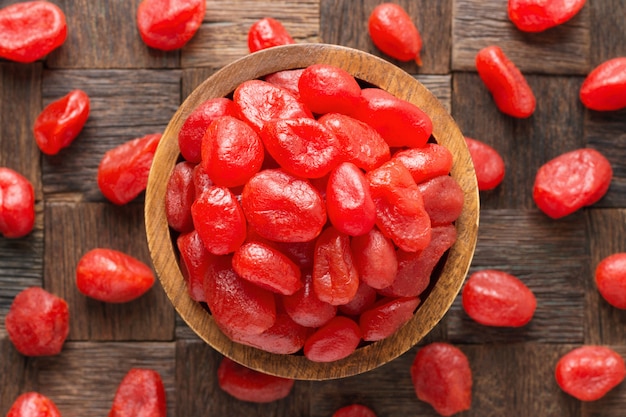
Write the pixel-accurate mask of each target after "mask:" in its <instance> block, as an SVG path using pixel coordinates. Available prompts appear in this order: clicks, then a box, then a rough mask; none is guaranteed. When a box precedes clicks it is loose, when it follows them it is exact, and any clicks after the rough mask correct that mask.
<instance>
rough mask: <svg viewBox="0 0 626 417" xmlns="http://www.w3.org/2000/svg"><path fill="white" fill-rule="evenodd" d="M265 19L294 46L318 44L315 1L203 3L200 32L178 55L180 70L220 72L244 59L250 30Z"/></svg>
mask: <svg viewBox="0 0 626 417" xmlns="http://www.w3.org/2000/svg"><path fill="white" fill-rule="evenodd" d="M268 16H269V17H273V18H274V19H277V20H279V21H280V22H281V23H282V24H283V26H284V27H285V29H287V32H289V34H290V35H291V37H292V38H293V39H294V41H296V42H297V43H306V42H319V40H320V38H319V27H320V23H319V0H304V1H296V0H278V1H254V0H207V14H206V17H205V19H204V22H203V23H202V26H201V28H200V30H199V31H198V33H196V36H194V38H193V39H192V40H191V41H190V42H189V43H188V44H187V45H186V46H185V48H184V49H183V51H182V52H181V67H182V68H189V67H208V68H221V67H223V66H225V65H226V64H229V63H231V62H232V61H234V60H236V59H239V58H241V57H243V56H245V55H247V54H248V53H249V49H248V30H249V29H250V26H252V24H253V23H254V22H256V21H257V20H259V19H262V18H264V17H268Z"/></svg>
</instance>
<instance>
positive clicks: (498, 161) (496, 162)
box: [465, 137, 505, 191]
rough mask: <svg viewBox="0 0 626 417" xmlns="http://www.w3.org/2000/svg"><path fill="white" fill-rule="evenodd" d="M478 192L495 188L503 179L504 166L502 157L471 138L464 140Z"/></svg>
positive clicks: (487, 146) (492, 149) (489, 147)
mask: <svg viewBox="0 0 626 417" xmlns="http://www.w3.org/2000/svg"><path fill="white" fill-rule="evenodd" d="M465 143H466V144H467V149H468V150H469V153H470V157H471V158H472V163H473V164H474V170H475V171H476V181H477V182H478V189H479V190H480V191H487V190H492V189H494V188H496V187H497V186H498V185H500V183H501V182H502V180H503V179H504V172H505V166H504V161H503V160H502V157H501V156H500V154H499V153H498V151H496V150H495V149H494V148H492V147H491V146H489V145H487V144H486V143H484V142H481V141H479V140H476V139H472V138H467V137H466V138H465Z"/></svg>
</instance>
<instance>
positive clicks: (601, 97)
mask: <svg viewBox="0 0 626 417" xmlns="http://www.w3.org/2000/svg"><path fill="white" fill-rule="evenodd" d="M579 96H580V101H582V103H583V104H584V105H585V106H586V107H587V108H589V109H591V110H597V111H613V110H619V109H623V108H625V107H626V57H618V58H613V59H609V60H607V61H604V62H602V63H601V64H600V65H598V66H597V67H595V68H594V69H593V70H592V71H591V72H590V73H589V75H587V78H585V81H584V82H583V84H582V86H581V87H580V94H579Z"/></svg>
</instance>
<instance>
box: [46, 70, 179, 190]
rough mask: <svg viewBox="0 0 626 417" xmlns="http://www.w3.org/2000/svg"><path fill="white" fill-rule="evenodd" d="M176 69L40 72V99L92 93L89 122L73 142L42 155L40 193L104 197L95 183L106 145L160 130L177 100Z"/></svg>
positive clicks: (110, 145)
mask: <svg viewBox="0 0 626 417" xmlns="http://www.w3.org/2000/svg"><path fill="white" fill-rule="evenodd" d="M180 80H181V72H180V71H179V70H171V71H170V70H167V71H156V70H55V71H46V72H44V74H43V87H42V88H43V90H42V95H43V101H44V103H49V102H50V101H52V100H55V99H57V98H59V97H61V96H63V95H65V94H67V92H69V91H70V90H72V89H75V88H80V89H83V90H84V91H85V92H86V93H87V94H88V95H89V97H90V101H91V112H90V116H89V119H88V120H87V123H86V125H85V127H84V129H83V131H82V132H81V134H80V135H79V136H78V137H77V138H76V140H75V141H74V142H73V143H72V145H71V146H70V147H68V148H66V149H63V150H62V151H61V152H59V153H58V154H57V155H55V156H46V157H45V158H44V159H43V168H42V170H43V181H44V184H45V185H44V192H45V193H46V194H47V195H50V194H67V193H80V194H81V196H80V198H81V199H83V200H87V201H105V199H104V197H103V196H102V194H101V193H100V190H99V189H98V186H97V183H96V177H97V170H98V164H99V163H100V160H101V159H102V157H103V155H104V153H105V152H106V151H108V150H109V149H111V148H113V147H115V146H117V145H120V144H122V143H125V142H127V141H129V140H131V139H134V138H137V137H142V136H144V135H147V134H149V133H158V132H162V131H163V130H164V129H165V127H166V126H167V123H168V122H169V119H170V118H171V117H172V115H173V114H174V113H175V112H176V110H177V108H178V106H179V104H180V94H181V93H180V88H181V87H180V84H181V82H180Z"/></svg>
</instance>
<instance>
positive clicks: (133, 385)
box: [108, 368, 167, 417]
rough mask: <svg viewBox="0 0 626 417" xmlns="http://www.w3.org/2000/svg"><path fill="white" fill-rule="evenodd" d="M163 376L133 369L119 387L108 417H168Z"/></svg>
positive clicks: (146, 370) (140, 369)
mask: <svg viewBox="0 0 626 417" xmlns="http://www.w3.org/2000/svg"><path fill="white" fill-rule="evenodd" d="M166 416H167V403H166V398H165V387H164V386H163V380H162V379H161V375H160V374H159V373H158V372H157V371H154V370H152V369H142V368H131V369H130V370H129V371H128V372H127V373H126V375H125V376H124V379H122V382H120V385H119V386H118V387H117V391H116V392H115V397H114V398H113V405H112V407H111V410H110V411H109V415H108V417H166Z"/></svg>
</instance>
